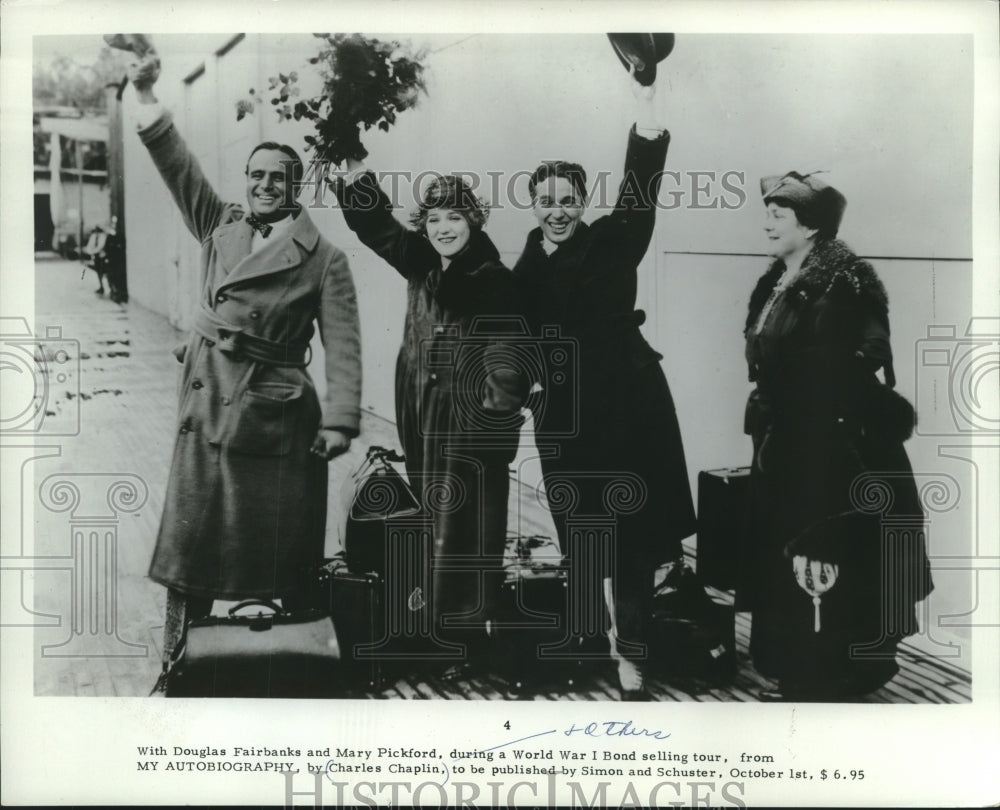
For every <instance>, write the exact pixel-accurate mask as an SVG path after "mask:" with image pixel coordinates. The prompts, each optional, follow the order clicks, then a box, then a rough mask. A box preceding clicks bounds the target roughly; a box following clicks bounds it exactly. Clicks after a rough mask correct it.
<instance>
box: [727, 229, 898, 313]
mask: <svg viewBox="0 0 1000 810" xmlns="http://www.w3.org/2000/svg"><path fill="white" fill-rule="evenodd" d="M784 271H785V263H784V261H782V260H781V259H776V260H775V261H774V262H773V263H772V264H771V266H770V268H768V271H767V272H766V273H764V275H763V276H761V277H760V279H759V280H758V281H757V286H756V287H754V291H753V293H752V294H751V295H750V306H749V311H748V312H747V320H746V324H745V330H746V331H747V332H749V330H750V329H752V328H753V326H754V324H756V322H757V316H758V315H760V311H761V310H762V309H763V308H764V304H765V303H766V302H767V299H768V297H769V296H770V295H771V291H772V290H773V289H774V286H775V285H776V284H777V283H778V279H779V278H781V274H782V273H783V272H784ZM788 291H789V293H790V294H792V295H798V296H799V297H800V298H802V299H804V300H805V301H808V302H813V301H816V300H818V299H819V298H822V297H823V296H825V295H828V294H830V293H838V294H846V295H853V296H864V297H865V298H867V299H869V300H870V301H871V302H872V303H874V304H875V305H876V306H877V307H878V308H879V309H881V310H884V311H887V310H888V308H889V297H888V295H887V294H886V291H885V287H884V286H883V285H882V282H881V280H880V279H879V277H878V275H877V274H876V273H875V269H874V268H873V267H872V266H871V265H870V264H869V263H868V262H866V261H865V260H864V259H861V258H859V257H858V256H857V255H856V254H855V253H854V252H853V251H852V250H851V249H850V248H849V247H848V246H847V245H846V244H844V243H843V242H841V241H840V240H839V239H826V240H823V241H821V242H817V243H816V244H815V245H813V248H812V250H810V251H809V254H808V255H807V256H806V258H805V261H803V262H802V271H801V272H800V273H799V276H798V278H796V279H795V281H793V282H792V283H791V284H790V285H789V287H788Z"/></svg>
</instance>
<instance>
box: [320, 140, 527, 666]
mask: <svg viewBox="0 0 1000 810" xmlns="http://www.w3.org/2000/svg"><path fill="white" fill-rule="evenodd" d="M347 165H348V173H349V174H348V178H347V179H346V182H345V181H344V180H338V181H336V182H335V183H334V188H335V191H336V193H337V196H338V200H339V203H340V207H341V209H342V211H343V214H344V219H345V221H346V222H347V225H348V227H350V228H351V230H353V231H354V232H355V233H356V234H357V236H358V238H359V239H360V240H361V241H362V242H363V243H364V244H365V245H367V246H368V247H369V248H371V249H372V250H373V251H374V252H375V253H376V254H377V255H378V256H379V257H381V258H382V259H383V260H384V261H385V262H386V263H387V264H388V265H390V266H391V267H392V268H393V269H395V270H396V272H398V273H399V274H400V275H401V276H402V277H403V278H404V279H405V280H406V283H407V304H406V320H405V324H404V327H403V343H402V346H401V347H400V350H399V355H398V357H397V360H396V385H395V393H396V427H397V430H398V432H399V439H400V442H401V443H402V445H403V452H404V453H405V454H406V471H407V475H408V477H409V479H410V483H411V485H412V486H413V488H414V490H415V492H416V494H417V495H418V496H420V498H421V500H422V502H423V505H424V509H425V512H426V513H429V515H430V517H431V521H432V524H433V548H432V550H431V557H432V560H431V562H430V572H431V588H432V594H431V596H432V599H431V602H430V608H431V615H432V617H433V628H434V635H435V641H436V642H437V643H438V644H437V646H438V647H439V648H440V649H439V650H438V651H439V652H441V653H442V655H441V658H442V660H443V661H444V663H445V664H446V665H447V664H449V663H450V662H452V659H453V658H454V657H455V656H456V655H459V654H461V655H463V656H464V657H465V661H464V662H463V663H453V664H452V665H451V666H447V667H446V669H445V671H444V677H445V678H446V679H454V678H458V677H461V676H463V675H467V674H470V673H471V672H472V670H474V669H476V668H478V667H481V666H483V665H485V664H486V663H487V662H488V661H487V655H488V632H487V630H486V627H487V623H488V622H489V621H490V619H491V618H492V613H493V610H494V607H495V602H496V599H497V596H498V595H499V592H500V585H501V583H502V577H503V570H502V566H501V563H502V558H503V551H504V544H505V542H506V530H507V500H508V495H509V491H510V478H509V473H508V469H507V465H508V464H509V463H510V462H511V461H512V460H513V459H514V455H515V454H516V452H517V445H518V439H519V435H520V433H519V431H520V427H521V423H522V422H523V418H522V417H521V414H520V409H521V405H522V403H523V402H524V399H525V397H526V395H527V383H526V380H525V379H524V378H523V375H522V374H521V373H520V372H519V371H518V370H517V369H516V368H515V367H514V365H512V363H511V362H510V361H509V358H508V352H507V348H506V346H505V342H506V337H507V336H509V334H510V329H512V328H514V325H515V323H520V322H519V321H517V318H518V316H519V302H518V299H517V295H516V291H515V286H514V277H513V275H512V274H511V272H510V270H508V269H507V268H506V267H505V266H504V265H503V264H502V263H501V261H500V254H499V252H498V251H497V249H496V247H495V246H494V244H493V242H492V241H491V240H490V238H489V236H488V235H487V234H486V232H485V231H484V230H483V226H484V225H485V223H486V218H487V215H488V209H487V208H486V206H485V204H484V203H483V202H482V201H481V200H479V198H478V197H476V196H475V195H474V194H473V192H472V190H471V189H470V188H469V187H468V185H467V184H466V183H465V182H464V181H462V180H461V179H460V178H458V177H456V176H448V177H439V178H437V179H436V180H435V181H433V182H432V183H431V184H429V185H428V187H427V189H426V190H425V192H424V195H423V199H422V200H421V202H420V203H419V205H418V207H417V210H416V211H414V212H413V214H412V215H411V217H410V224H411V225H412V226H413V228H412V229H411V228H406V227H404V226H403V225H402V223H400V222H399V221H398V220H397V219H396V218H395V217H394V216H393V215H392V202H391V201H390V200H389V198H388V197H387V196H386V194H385V192H384V191H382V189H381V188H379V186H378V183H377V182H376V178H375V175H374V173H372V172H370V171H367V170H366V169H365V167H364V166H363V164H361V163H360V161H357V160H354V159H349V160H348V162H347ZM512 319H513V320H512ZM515 334H516V329H515ZM445 653H447V655H445Z"/></svg>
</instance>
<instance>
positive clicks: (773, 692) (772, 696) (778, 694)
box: [757, 689, 788, 703]
mask: <svg viewBox="0 0 1000 810" xmlns="http://www.w3.org/2000/svg"><path fill="white" fill-rule="evenodd" d="M757 697H759V698H760V699H761V701H762V702H763V703H785V702H786V701H787V700H788V697H787V696H786V695H785V693H784V692H782V691H781V690H780V689H762V690H761V691H760V692H759V693H758V694H757Z"/></svg>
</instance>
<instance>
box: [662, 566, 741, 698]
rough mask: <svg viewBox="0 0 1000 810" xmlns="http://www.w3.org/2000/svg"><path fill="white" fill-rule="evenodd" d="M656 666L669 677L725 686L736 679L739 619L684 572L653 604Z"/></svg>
mask: <svg viewBox="0 0 1000 810" xmlns="http://www.w3.org/2000/svg"><path fill="white" fill-rule="evenodd" d="M649 648H650V659H651V666H652V668H653V669H654V671H655V672H657V673H658V674H662V675H664V676H667V677H689V678H701V679H705V680H709V681H714V682H718V681H724V680H728V679H730V678H732V677H733V676H734V675H735V674H736V613H735V610H734V609H733V606H732V604H729V603H727V602H724V601H722V600H721V599H718V598H716V597H713V596H712V595H711V594H710V593H709V592H708V591H706V590H705V588H704V587H703V585H702V583H701V581H700V577H699V576H698V575H696V574H695V573H694V572H692V571H691V569H690V568H688V567H687V566H684V568H683V569H682V570H680V571H679V572H678V574H677V575H675V576H673V577H671V576H669V575H668V577H667V581H666V582H664V583H663V584H662V585H661V586H660V587H659V588H658V589H657V592H656V595H655V596H654V598H653V615H652V621H651V622H650V632H649Z"/></svg>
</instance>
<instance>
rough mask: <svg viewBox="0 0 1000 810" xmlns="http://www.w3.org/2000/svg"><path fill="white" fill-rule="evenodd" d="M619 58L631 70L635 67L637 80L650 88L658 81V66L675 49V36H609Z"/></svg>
mask: <svg viewBox="0 0 1000 810" xmlns="http://www.w3.org/2000/svg"><path fill="white" fill-rule="evenodd" d="M608 39H610V40H611V45H612V47H613V48H614V49H615V53H616V54H618V58H619V59H620V60H621V63H622V64H623V65H624V66H625V69H626V70H629V69H630V68H631V67H632V66H633V65H635V79H636V81H637V82H639V84H641V85H643V86H644V87H648V86H649V85H651V84H652V83H653V82H654V81H656V66H657V64H658V63H660V62H662V61H663V60H664V59H666V58H667V57H668V56H669V55H670V52H671V51H672V50H673V49H674V35H673V34H608Z"/></svg>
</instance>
